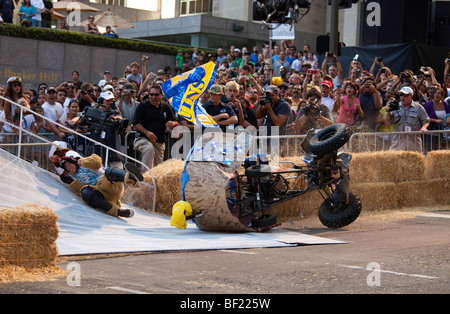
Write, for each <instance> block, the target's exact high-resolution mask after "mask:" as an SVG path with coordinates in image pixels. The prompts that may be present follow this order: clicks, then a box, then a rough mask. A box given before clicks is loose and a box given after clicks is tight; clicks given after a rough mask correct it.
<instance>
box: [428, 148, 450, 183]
mask: <svg viewBox="0 0 450 314" xmlns="http://www.w3.org/2000/svg"><path fill="white" fill-rule="evenodd" d="M448 165H450V150H435V151H431V152H429V153H428V155H427V157H426V163H425V178H426V179H449V178H450V171H448Z"/></svg>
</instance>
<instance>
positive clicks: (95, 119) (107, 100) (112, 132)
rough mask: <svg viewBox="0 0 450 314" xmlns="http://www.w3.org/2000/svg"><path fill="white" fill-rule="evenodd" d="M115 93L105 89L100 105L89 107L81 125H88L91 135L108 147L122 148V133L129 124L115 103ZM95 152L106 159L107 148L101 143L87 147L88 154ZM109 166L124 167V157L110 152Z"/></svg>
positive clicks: (84, 113) (81, 119)
mask: <svg viewBox="0 0 450 314" xmlns="http://www.w3.org/2000/svg"><path fill="white" fill-rule="evenodd" d="M114 98H115V96H114V94H113V93H112V92H111V91H105V92H103V93H101V94H100V97H99V99H98V105H97V106H96V107H87V108H86V109H85V110H84V112H83V115H82V117H81V118H80V122H79V123H78V124H79V125H87V126H88V131H89V133H90V137H91V138H92V139H93V140H95V141H97V142H100V143H102V144H105V145H106V146H108V147H111V148H113V149H115V150H120V138H119V135H120V133H121V132H122V133H124V132H125V129H126V128H127V126H128V122H129V121H128V119H124V118H122V117H121V116H120V113H119V111H118V110H117V108H116V106H115V104H114ZM92 153H95V154H97V155H99V156H102V159H105V155H106V149H105V148H102V147H101V146H100V145H97V144H94V145H91V146H88V147H87V148H86V152H85V154H86V155H90V154H92ZM108 160H109V166H110V167H116V168H119V169H122V162H123V160H122V157H121V156H119V155H118V154H116V153H114V152H109V155H108Z"/></svg>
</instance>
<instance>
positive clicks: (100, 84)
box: [98, 71, 112, 88]
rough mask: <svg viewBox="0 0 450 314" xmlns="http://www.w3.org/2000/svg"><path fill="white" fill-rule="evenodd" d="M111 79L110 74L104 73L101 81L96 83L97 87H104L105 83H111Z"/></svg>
mask: <svg viewBox="0 0 450 314" xmlns="http://www.w3.org/2000/svg"><path fill="white" fill-rule="evenodd" d="M111 77H112V75H111V72H109V71H105V72H104V73H103V79H101V80H100V81H99V82H98V86H100V87H101V88H103V86H105V84H106V83H108V82H111Z"/></svg>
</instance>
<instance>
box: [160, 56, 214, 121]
mask: <svg viewBox="0 0 450 314" xmlns="http://www.w3.org/2000/svg"><path fill="white" fill-rule="evenodd" d="M216 74H217V72H216V66H215V64H214V63H213V62H209V63H207V64H204V65H201V66H199V67H196V68H195V69H193V70H191V71H188V72H185V73H183V74H180V75H178V76H176V77H174V78H172V79H171V80H168V81H166V82H164V84H162V85H161V87H162V90H163V92H164V95H165V96H166V98H167V99H169V101H170V104H171V105H172V108H173V109H174V110H175V112H176V113H178V115H179V116H181V117H183V118H185V119H186V120H188V121H190V122H192V123H194V124H197V125H201V126H204V127H218V125H217V123H216V122H215V121H214V120H213V119H212V118H211V117H210V116H209V115H208V113H207V112H206V110H205V109H204V108H203V107H202V106H201V105H199V104H198V100H199V98H200V96H201V95H202V94H203V93H204V92H206V91H208V90H209V88H210V87H211V85H212V84H213V83H214V80H215V78H216Z"/></svg>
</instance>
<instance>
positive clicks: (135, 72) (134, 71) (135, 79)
mask: <svg viewBox="0 0 450 314" xmlns="http://www.w3.org/2000/svg"><path fill="white" fill-rule="evenodd" d="M130 69H131V73H130V74H128V76H127V80H128V82H130V83H131V84H135V87H136V89H138V88H139V87H140V86H141V84H142V74H141V73H139V63H137V62H133V63H131V64H130Z"/></svg>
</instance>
